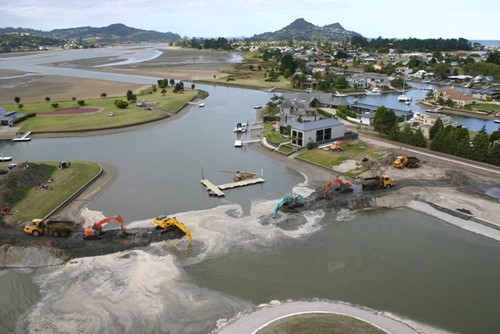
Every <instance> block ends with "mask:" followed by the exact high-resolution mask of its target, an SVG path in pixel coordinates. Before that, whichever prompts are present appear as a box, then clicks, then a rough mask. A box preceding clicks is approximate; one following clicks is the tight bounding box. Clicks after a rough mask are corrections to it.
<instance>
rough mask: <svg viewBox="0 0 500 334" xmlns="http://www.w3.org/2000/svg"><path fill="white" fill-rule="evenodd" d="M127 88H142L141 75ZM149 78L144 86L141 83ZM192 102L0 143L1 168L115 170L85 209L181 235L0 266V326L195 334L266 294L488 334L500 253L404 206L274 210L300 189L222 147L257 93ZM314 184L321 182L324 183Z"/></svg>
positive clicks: (247, 153) (270, 166)
mask: <svg viewBox="0 0 500 334" xmlns="http://www.w3.org/2000/svg"><path fill="white" fill-rule="evenodd" d="M140 80H143V78H142V77H141V79H140ZM154 81H155V79H153V80H152V82H154ZM198 88H201V89H204V90H206V91H208V92H209V94H210V95H209V97H208V98H207V99H206V101H205V103H206V106H205V107H204V108H198V107H193V109H192V110H190V111H189V112H186V113H185V114H184V115H183V116H182V117H180V118H178V119H176V120H175V121H173V122H163V123H158V124H155V125H151V126H149V127H147V128H142V129H139V130H134V131H127V132H122V133H116V134H111V135H103V136H92V137H79V138H59V139H37V138H35V139H33V140H32V141H31V142H27V143H12V142H10V141H0V152H2V153H3V154H4V155H6V156H7V155H8V156H12V157H13V158H14V160H15V161H25V160H28V161H40V160H42V161H43V160H66V161H68V160H69V161H71V160H75V159H83V160H94V161H98V162H105V163H109V164H112V165H114V166H115V167H116V168H117V169H118V170H119V176H118V178H117V179H116V180H115V182H114V183H113V184H112V185H111V186H110V187H109V188H108V189H106V190H105V192H103V193H102V194H101V195H100V196H98V197H97V198H95V199H94V200H93V201H92V202H91V203H90V204H89V206H88V207H87V208H86V209H85V210H84V211H83V213H82V214H83V216H84V217H85V219H86V221H87V222H89V223H91V222H95V221H97V220H98V219H101V218H102V217H104V216H110V215H114V214H120V215H122V217H124V219H125V221H126V223H127V225H128V226H129V227H140V226H152V222H151V219H152V218H153V217H155V216H156V215H158V214H170V215H175V216H176V217H177V218H178V219H179V220H181V221H182V222H183V223H185V224H186V225H187V226H188V227H189V228H190V229H191V231H192V234H193V245H192V246H191V247H188V244H187V241H186V240H185V238H183V239H181V240H171V241H168V242H161V243H157V244H154V245H151V246H149V247H146V248H143V249H137V250H129V251H126V252H121V253H116V254H110V255H106V256H100V257H89V258H81V259H75V260H72V261H70V262H68V263H67V264H66V265H63V266H58V267H51V268H40V269H33V270H24V271H19V270H14V269H9V270H2V271H0V296H1V300H0V303H2V304H1V306H2V307H1V311H0V324H1V326H2V327H0V332H7V333H8V332H15V333H35V332H36V333H59V332H83V333H96V332H106V333H124V332H125V333H133V332H142V333H167V332H168V333H208V332H210V331H211V330H213V329H214V328H215V327H216V326H217V323H219V322H220V321H222V319H227V318H231V317H233V316H235V315H236V314H237V313H238V312H241V311H245V310H248V309H249V308H253V307H255V306H256V305H258V304H260V303H268V302H270V301H272V300H289V299H290V300H313V299H316V298H319V299H322V300H331V301H337V300H340V301H343V302H347V303H351V304H354V305H359V306H361V307H369V308H372V309H374V310H377V311H386V312H389V313H391V314H393V315H394V317H399V318H401V319H411V320H412V321H415V322H417V323H422V324H426V325H427V326H431V327H435V328H439V329H443V330H446V331H450V332H459V333H495V332H500V323H499V322H498V320H497V313H498V312H497V311H498V309H500V286H499V282H500V244H498V243H497V242H494V241H492V240H490V239H487V238H484V237H480V236H477V235H475V234H472V233H469V232H466V231H463V230H461V229H458V228H456V227H454V226H451V225H448V224H446V223H444V222H442V221H440V220H437V219H435V218H432V217H430V216H427V215H425V214H422V213H417V212H414V211H411V210H406V209H400V210H372V211H361V212H351V211H348V210H341V211H331V210H315V211H307V210H306V211H303V212H301V213H298V214H282V213H280V215H279V216H278V218H277V219H276V220H273V219H272V218H271V216H272V214H273V212H274V207H275V205H276V204H277V202H278V201H279V200H280V199H281V198H282V197H283V196H285V195H287V194H289V193H291V192H295V193H300V194H303V195H304V196H307V195H309V194H310V193H311V191H312V189H309V188H308V187H307V184H306V183H305V181H306V180H305V179H304V177H303V176H302V175H301V174H299V173H297V172H296V171H294V170H291V169H290V168H288V166H286V164H282V163H279V162H276V161H274V160H272V159H269V158H267V157H266V156H263V155H261V154H260V153H259V152H258V151H256V150H255V149H254V148H253V146H252V145H245V146H244V148H243V149H239V148H234V145H233V144H234V140H235V138H236V135H235V134H234V133H233V132H232V130H233V128H234V126H235V125H236V123H238V122H244V121H248V122H249V123H251V124H252V123H254V122H255V119H256V114H255V113H256V111H255V110H254V109H253V106H254V105H257V104H262V105H263V104H265V103H267V101H268V100H269V98H270V97H271V96H272V94H269V93H266V92H259V91H252V90H244V89H237V88H228V87H215V86H207V85H204V86H200V87H198ZM235 170H249V171H254V172H257V173H260V172H261V171H262V172H263V176H264V178H265V179H266V182H265V183H263V184H261V185H255V186H250V187H245V188H241V189H234V190H228V191H227V192H226V197H225V198H223V199H217V198H213V197H210V196H208V194H207V192H206V190H205V189H204V188H203V186H202V185H201V184H200V179H201V178H202V177H206V178H208V179H210V180H212V181H213V182H214V183H225V182H228V181H230V180H231V178H232V174H231V173H227V172H226V171H235ZM325 182H326V180H325Z"/></svg>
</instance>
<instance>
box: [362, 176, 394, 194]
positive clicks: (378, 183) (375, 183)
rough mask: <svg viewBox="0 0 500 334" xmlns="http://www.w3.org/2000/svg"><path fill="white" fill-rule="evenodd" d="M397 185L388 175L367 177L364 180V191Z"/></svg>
mask: <svg viewBox="0 0 500 334" xmlns="http://www.w3.org/2000/svg"><path fill="white" fill-rule="evenodd" d="M395 184H396V181H394V180H393V179H391V178H390V177H389V176H388V175H381V176H374V177H367V178H364V179H363V190H373V189H379V188H390V187H392V186H394V185H395Z"/></svg>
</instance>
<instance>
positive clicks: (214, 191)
mask: <svg viewBox="0 0 500 334" xmlns="http://www.w3.org/2000/svg"><path fill="white" fill-rule="evenodd" d="M264 181H265V180H264V179H263V178H261V177H256V178H252V179H247V180H243V181H236V182H230V183H225V184H221V185H218V186H216V185H215V184H213V183H212V182H210V181H209V180H207V179H203V180H201V183H202V184H203V185H204V186H205V187H207V189H208V191H209V192H210V194H211V195H213V196H217V197H224V196H225V194H224V193H223V192H222V190H226V189H233V188H238V187H245V186H250V185H253V184H258V183H264Z"/></svg>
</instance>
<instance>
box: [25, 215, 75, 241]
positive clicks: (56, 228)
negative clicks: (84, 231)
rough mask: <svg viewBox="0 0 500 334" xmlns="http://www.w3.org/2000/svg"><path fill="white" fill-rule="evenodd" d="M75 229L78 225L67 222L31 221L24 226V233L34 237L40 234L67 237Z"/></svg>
mask: <svg viewBox="0 0 500 334" xmlns="http://www.w3.org/2000/svg"><path fill="white" fill-rule="evenodd" d="M77 228H78V224H76V223H75V222H73V221H69V220H49V219H33V220H32V221H31V222H30V223H29V224H26V225H25V226H24V232H26V233H28V234H31V235H33V236H35V237H38V236H41V235H42V234H46V235H50V236H53V237H67V236H68V235H69V234H70V233H71V231H73V230H75V229H77Z"/></svg>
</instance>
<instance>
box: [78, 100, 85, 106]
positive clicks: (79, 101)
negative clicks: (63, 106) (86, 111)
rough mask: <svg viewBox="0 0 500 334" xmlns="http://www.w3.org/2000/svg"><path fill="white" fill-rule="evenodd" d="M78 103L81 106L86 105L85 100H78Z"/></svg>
mask: <svg viewBox="0 0 500 334" xmlns="http://www.w3.org/2000/svg"><path fill="white" fill-rule="evenodd" d="M77 103H78V105H79V106H84V105H85V100H78V102H77Z"/></svg>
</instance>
